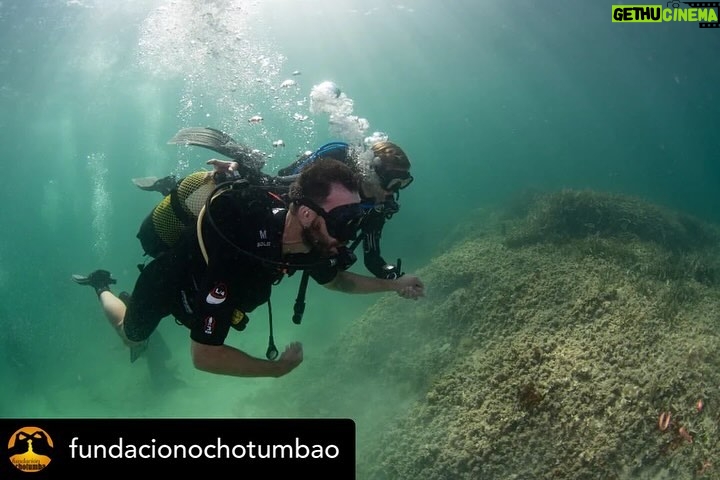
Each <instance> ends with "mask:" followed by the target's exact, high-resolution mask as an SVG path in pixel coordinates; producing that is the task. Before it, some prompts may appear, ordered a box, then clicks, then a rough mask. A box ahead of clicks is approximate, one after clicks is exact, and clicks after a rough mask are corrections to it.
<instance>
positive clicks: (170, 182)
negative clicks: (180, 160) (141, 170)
mask: <svg viewBox="0 0 720 480" xmlns="http://www.w3.org/2000/svg"><path fill="white" fill-rule="evenodd" d="M132 182H133V183H134V184H135V186H136V187H138V188H139V189H140V190H145V191H147V192H160V193H161V194H162V195H163V196H165V195H170V192H172V191H173V190H175V188H177V178H175V175H168V176H167V177H163V178H157V177H142V178H133V179H132Z"/></svg>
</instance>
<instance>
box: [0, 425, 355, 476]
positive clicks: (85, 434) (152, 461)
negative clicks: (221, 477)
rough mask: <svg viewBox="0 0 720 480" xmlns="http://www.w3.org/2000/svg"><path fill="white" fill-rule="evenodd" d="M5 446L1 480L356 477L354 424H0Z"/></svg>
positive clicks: (0, 471) (0, 438)
mask: <svg viewBox="0 0 720 480" xmlns="http://www.w3.org/2000/svg"><path fill="white" fill-rule="evenodd" d="M0 440H2V441H3V444H4V445H6V447H7V449H6V454H5V455H4V456H5V458H4V459H2V460H1V461H0V465H1V466H0V479H6V478H10V479H15V478H21V479H22V478H24V479H26V480H30V479H33V480H34V479H39V478H61V477H62V478H77V477H76V475H81V474H88V475H90V474H92V475H95V476H96V475H97V474H108V475H109V474H118V473H119V474H128V473H130V474H142V475H145V474H148V473H149V472H150V471H159V472H162V473H163V475H167V474H174V473H177V474H182V475H187V474H201V475H203V476H206V475H209V474H210V475H212V474H221V473H223V474H224V473H226V472H237V473H238V475H240V476H242V478H259V477H260V476H262V478H273V476H276V475H279V474H283V473H292V474H295V475H313V476H316V475H329V476H331V477H332V478H335V479H354V478H355V422H354V421H353V420H351V419H209V420H201V419H187V420H183V419H0ZM203 478H204V477H203Z"/></svg>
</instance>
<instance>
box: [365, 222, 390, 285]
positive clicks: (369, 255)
mask: <svg viewBox="0 0 720 480" xmlns="http://www.w3.org/2000/svg"><path fill="white" fill-rule="evenodd" d="M383 226H385V218H384V217H383V216H382V215H379V214H370V216H369V218H368V219H367V220H366V222H365V225H364V226H363V229H362V233H361V234H362V236H363V239H362V240H363V261H364V263H365V268H367V269H368V271H369V272H370V273H372V274H373V275H375V276H376V277H377V278H385V277H386V276H387V272H386V271H385V270H384V269H383V267H384V266H385V265H387V262H386V261H385V259H384V258H383V257H382V255H381V254H380V238H381V237H382V229H383Z"/></svg>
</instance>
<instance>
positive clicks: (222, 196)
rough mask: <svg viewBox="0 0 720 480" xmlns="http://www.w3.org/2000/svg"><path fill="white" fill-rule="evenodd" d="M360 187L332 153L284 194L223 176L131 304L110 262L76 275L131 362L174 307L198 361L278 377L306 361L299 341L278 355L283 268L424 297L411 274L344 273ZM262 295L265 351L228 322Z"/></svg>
mask: <svg viewBox="0 0 720 480" xmlns="http://www.w3.org/2000/svg"><path fill="white" fill-rule="evenodd" d="M240 168H241V169H242V168H243V167H242V166H240ZM181 183H182V182H181ZM359 188H360V187H359V178H358V175H357V173H356V172H354V171H353V170H352V169H350V168H349V167H348V166H347V165H346V164H344V163H343V162H340V161H337V160H335V159H332V158H320V159H318V160H316V161H314V162H312V164H311V165H309V166H308V167H306V168H303V170H302V171H301V172H300V173H299V174H298V176H297V177H295V178H294V180H293V181H292V183H291V184H290V185H289V187H288V192H287V196H286V197H283V196H280V195H278V194H277V193H275V192H274V191H273V187H269V186H262V185H256V184H252V183H251V182H249V181H248V180H247V179H245V178H240V179H236V180H229V181H226V182H222V183H219V184H218V185H217V186H215V187H214V188H213V189H212V190H210V192H209V194H207V195H205V197H206V198H205V202H204V205H203V207H202V208H201V209H200V211H199V213H198V216H197V220H196V222H195V225H191V226H189V227H188V228H183V229H181V234H180V235H179V237H178V238H177V240H176V242H175V243H174V244H173V245H170V246H168V248H167V249H165V250H163V251H161V252H160V253H159V254H158V255H157V256H156V257H155V258H153V260H151V261H150V262H149V263H148V264H147V265H145V266H144V268H142V269H141V271H140V275H139V277H138V279H137V281H136V283H135V287H134V290H133V292H132V294H131V295H130V296H129V301H127V303H126V302H124V301H123V300H122V299H121V298H119V297H117V296H115V295H114V294H113V293H112V292H111V290H110V286H111V285H112V284H114V283H115V282H116V281H115V279H114V278H113V277H112V275H111V274H110V272H108V271H107V270H96V271H94V272H92V273H90V274H89V275H77V274H76V275H73V280H74V281H75V282H76V283H78V284H80V285H87V286H90V287H92V288H93V290H94V292H95V294H96V295H97V298H98V300H99V301H100V304H101V306H102V308H103V312H104V313H105V316H106V317H107V319H108V320H109V322H110V324H111V326H112V327H113V328H114V330H115V331H116V333H117V334H118V335H119V337H120V338H121V340H122V341H123V342H124V343H125V345H126V346H128V347H130V350H131V361H133V360H134V359H135V358H137V355H138V354H139V353H141V352H142V351H143V349H144V348H145V346H146V345H147V340H148V338H149V337H150V335H151V334H152V333H153V332H154V331H155V329H156V328H157V326H158V324H159V322H160V321H161V320H162V319H163V318H164V317H166V316H170V315H172V316H173V317H175V320H176V322H177V323H178V324H181V325H184V326H185V327H186V328H188V330H189V331H190V344H191V349H190V352H191V356H192V361H193V365H194V366H195V368H197V369H199V370H202V371H205V372H209V373H213V374H217V375H230V376H237V377H280V376H283V375H285V374H287V373H289V372H290V371H292V370H293V369H294V368H296V367H297V366H298V365H299V364H300V363H301V362H302V360H303V349H302V345H301V344H300V343H299V342H292V343H290V344H288V345H287V347H286V348H285V350H284V351H283V353H282V354H280V353H279V352H278V350H277V348H276V347H275V344H274V339H273V330H272V309H271V305H270V294H271V290H272V286H273V285H277V284H278V283H280V281H281V280H282V279H283V278H284V277H285V276H290V275H292V274H293V273H294V272H296V271H299V270H302V271H303V274H305V273H307V274H308V275H309V276H311V277H312V278H313V279H314V280H315V282H316V283H318V284H320V285H323V286H324V287H326V288H328V289H331V290H337V291H340V292H344V293H354V294H362V293H365V294H367V293H381V292H390V291H394V292H396V293H397V294H398V295H399V296H401V297H402V298H407V299H413V300H417V299H418V298H420V297H422V296H424V295H425V287H424V285H423V283H422V281H421V280H420V279H419V278H418V277H416V276H414V275H404V276H402V277H399V278H396V279H392V280H391V279H379V278H376V277H373V276H363V275H359V274H355V273H352V272H349V271H347V268H348V264H347V263H344V262H343V258H346V257H343V256H342V255H341V252H342V250H343V249H344V248H346V247H345V245H346V244H347V243H348V242H350V241H352V240H353V239H355V238H356V236H357V232H358V231H359V230H360V229H361V226H362V223H363V221H364V219H365V211H364V210H363V208H362V206H361V203H360V194H359ZM265 303H267V304H268V318H269V320H268V322H269V327H270V334H269V339H268V348H267V350H266V353H265V357H266V359H262V358H257V357H254V356H252V355H249V354H248V353H245V352H244V351H242V350H240V349H237V348H235V347H233V346H231V345H228V344H226V343H225V340H226V338H227V335H228V333H229V331H230V328H234V329H236V330H240V331H242V330H244V329H245V327H246V326H247V324H248V321H249V317H248V313H251V312H252V311H254V309H255V308H257V307H258V306H260V305H262V304H265ZM296 313H297V312H296ZM293 320H295V318H293ZM295 323H299V322H295Z"/></svg>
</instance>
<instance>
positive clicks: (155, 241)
mask: <svg viewBox="0 0 720 480" xmlns="http://www.w3.org/2000/svg"><path fill="white" fill-rule="evenodd" d="M375 140H376V141H375V142H372V143H370V148H369V149H367V150H365V151H359V150H358V149H356V148H353V147H351V146H350V145H348V144H347V143H344V142H330V143H327V144H325V145H323V146H321V147H320V148H318V149H317V150H315V151H314V152H313V151H308V152H305V153H304V154H303V155H301V156H300V157H299V158H298V159H297V160H295V162H293V163H292V164H291V165H289V166H287V167H285V168H282V169H280V170H279V171H278V175H277V176H271V175H267V174H265V173H262V172H260V171H259V168H262V165H263V164H262V160H261V159H260V158H261V157H259V153H258V152H257V151H253V150H250V149H249V148H248V147H246V146H243V145H241V144H238V143H237V142H235V141H234V140H233V139H232V137H230V136H229V135H227V134H226V133H223V132H221V131H219V130H216V129H212V128H205V127H191V128H185V129H182V130H180V131H179V132H178V133H177V134H176V135H175V136H174V137H173V138H172V139H170V141H169V142H168V143H175V144H184V145H196V146H201V147H204V148H208V149H210V150H213V151H215V152H218V153H221V154H223V155H225V156H228V157H230V158H233V161H227V160H218V159H211V160H209V161H208V162H207V164H208V165H212V166H213V167H214V171H213V172H207V171H201V172H196V173H193V174H191V175H189V176H187V177H185V178H183V179H182V180H180V181H178V180H177V179H176V177H175V176H172V175H170V176H167V177H164V178H160V179H158V178H156V177H146V178H139V179H133V182H134V183H135V185H136V186H138V188H141V189H142V190H146V191H156V192H159V193H161V194H162V195H163V196H164V198H163V200H162V201H161V202H160V203H159V204H158V205H157V206H156V207H155V208H154V209H153V211H152V212H151V213H150V214H149V215H148V216H147V217H146V219H145V221H144V222H143V223H142V226H141V228H140V231H139V232H138V235H137V236H138V238H139V239H140V242H141V244H142V246H143V249H144V250H145V252H146V253H147V254H148V255H150V256H152V257H154V256H156V255H157V254H158V253H159V252H161V251H162V250H163V249H165V248H168V247H169V246H170V245H172V244H174V243H175V241H177V238H178V236H179V235H180V231H181V229H182V228H183V227H184V226H186V225H189V224H191V223H193V222H194V219H195V218H197V214H198V212H199V210H200V208H201V207H202V203H203V202H204V200H205V199H206V198H207V194H208V192H209V191H210V190H212V188H213V187H214V186H215V185H216V184H217V183H218V182H222V181H227V180H229V179H232V178H248V179H249V181H250V182H251V183H254V184H260V185H268V186H273V187H274V188H275V189H276V191H279V192H282V191H283V190H286V189H287V185H289V183H290V182H291V181H292V180H294V179H295V178H297V176H298V175H299V173H300V172H301V171H302V170H303V169H304V168H305V167H307V166H308V165H311V164H312V163H313V162H314V161H315V160H317V159H319V158H333V159H336V160H339V161H341V162H343V163H345V164H347V165H348V166H349V167H350V168H352V169H353V170H354V171H355V172H358V173H359V174H360V176H361V186H360V196H361V199H362V203H361V204H362V206H363V208H364V209H365V211H366V213H367V215H366V219H365V220H364V221H363V224H362V225H363V227H362V231H361V234H360V236H359V237H358V238H357V239H356V240H355V241H354V242H353V244H352V245H351V246H350V247H349V248H348V250H347V252H348V253H349V254H352V255H354V253H353V252H354V250H355V249H356V247H357V246H358V244H359V243H360V242H361V241H362V243H363V260H364V264H365V267H366V268H367V270H368V271H369V272H371V273H372V274H373V275H375V276H376V277H377V278H387V279H394V278H398V277H400V276H402V275H403V274H404V272H402V270H401V260H400V259H399V258H398V260H397V262H396V264H391V263H388V262H386V261H385V259H384V258H383V257H382V255H381V249H380V239H381V237H382V230H383V227H384V225H385V222H386V221H387V220H389V219H390V218H392V216H393V215H394V214H395V213H397V212H398V211H399V209H400V204H399V203H398V200H399V196H400V190H402V189H404V188H406V187H407V186H409V185H410V184H411V183H412V181H413V177H412V175H410V160H409V159H408V157H407V155H406V154H405V152H404V151H403V150H402V149H401V148H400V147H399V146H398V145H396V144H395V143H393V142H389V141H387V137H386V136H380V137H378V138H376V139H375Z"/></svg>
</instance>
